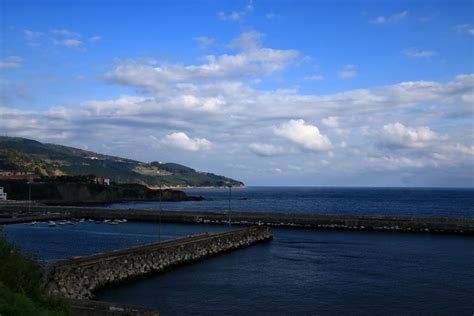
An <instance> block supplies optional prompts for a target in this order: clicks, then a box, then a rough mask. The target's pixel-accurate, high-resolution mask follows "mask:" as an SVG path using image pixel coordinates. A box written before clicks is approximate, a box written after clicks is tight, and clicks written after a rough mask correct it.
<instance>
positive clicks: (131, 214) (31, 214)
mask: <svg viewBox="0 0 474 316" xmlns="http://www.w3.org/2000/svg"><path fill="white" fill-rule="evenodd" d="M80 218H87V219H93V220H105V219H117V218H120V219H126V220H129V221H146V222H163V223H186V224H209V225H228V224H232V225H244V226H250V225H257V226H271V227H292V228H307V229H337V230H358V231H393V232H411V233H413V232H417V233H438V234H462V235H474V219H472V218H450V217H408V216H357V215H340V214H337V215H336V214H315V213H313V214H305V213H277V212H227V211H219V212H216V211H182V210H179V211H175V210H173V211H172V210H163V211H160V210H159V209H132V208H128V209H125V208H105V207H73V206H41V205H34V206H30V207H28V206H26V205H23V206H22V205H10V206H8V205H5V206H3V207H0V224H12V223H22V222H31V221H49V220H67V219H80Z"/></svg>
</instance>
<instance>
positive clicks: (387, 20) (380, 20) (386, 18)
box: [372, 11, 408, 24]
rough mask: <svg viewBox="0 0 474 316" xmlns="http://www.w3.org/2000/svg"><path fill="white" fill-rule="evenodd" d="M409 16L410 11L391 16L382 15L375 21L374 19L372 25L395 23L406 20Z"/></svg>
mask: <svg viewBox="0 0 474 316" xmlns="http://www.w3.org/2000/svg"><path fill="white" fill-rule="evenodd" d="M407 16H408V11H402V12H398V13H395V14H392V15H390V16H384V15H380V16H377V17H376V18H375V19H373V20H372V23H375V24H386V23H393V22H397V21H400V20H402V19H404V18H406V17H407Z"/></svg>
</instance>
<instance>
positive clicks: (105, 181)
mask: <svg viewBox="0 0 474 316" xmlns="http://www.w3.org/2000/svg"><path fill="white" fill-rule="evenodd" d="M95 183H97V184H100V185H110V179H109V178H106V177H103V176H98V177H96V178H95Z"/></svg>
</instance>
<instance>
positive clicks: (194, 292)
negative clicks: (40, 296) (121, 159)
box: [3, 222, 474, 315]
mask: <svg viewBox="0 0 474 316" xmlns="http://www.w3.org/2000/svg"><path fill="white" fill-rule="evenodd" d="M227 229H229V228H228V227H227V226H206V225H185V224H162V225H161V238H162V240H165V239H172V238H177V237H180V236H186V235H189V234H194V233H198V232H203V231H223V230H227ZM231 229H234V228H232V227H231ZM3 231H4V234H5V235H6V236H7V238H8V239H10V240H12V241H14V242H15V243H16V244H17V245H18V246H19V247H20V248H21V249H23V250H24V251H26V252H28V253H30V254H33V255H34V256H36V257H37V258H39V259H42V260H46V261H55V260H59V259H65V258H68V257H70V256H73V255H88V254H92V253H98V252H105V251H110V250H115V249H122V248H126V247H133V246H137V245H141V244H146V243H150V242H156V241H157V240H158V232H159V231H160V227H159V225H158V224H155V223H136V222H128V223H125V224H120V225H109V224H105V223H101V224H96V223H87V222H86V223H80V224H75V225H58V226H56V227H48V226H47V224H46V223H41V224H36V225H29V224H14V225H6V226H4V227H3ZM472 267H474V239H473V238H472V237H464V236H455V235H430V234H409V233H389V232H356V231H354V232H350V231H317V230H305V229H274V239H273V241H270V242H266V243H262V244H258V245H256V246H253V247H250V248H246V249H241V250H238V251H235V252H232V253H228V254H225V255H222V256H218V257H214V258H210V259H207V260H204V261H201V262H198V263H196V264H193V265H188V266H182V267H178V268H175V269H173V270H171V271H167V272H166V273H163V274H158V275H154V276H150V277H147V278H141V279H137V280H134V281H131V282H127V283H124V284H122V285H119V286H117V287H114V288H108V289H105V290H103V291H101V292H99V293H98V299H100V300H105V301H110V302H116V303H124V304H131V305H139V306H147V307H153V308H158V309H159V310H160V312H161V315H256V314H257V315H259V314H267V315H268V314H272V315H282V314H283V315H285V314H286V315H287V314H300V315H315V314H318V315H334V314H347V313H350V314H352V315H360V314H370V315H373V314H376V315H377V314H378V315H415V314H417V315H418V314H423V315H472V313H473V311H474V300H473V299H472V298H473V297H474V269H473V268H472Z"/></svg>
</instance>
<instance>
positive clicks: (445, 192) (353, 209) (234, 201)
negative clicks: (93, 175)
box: [110, 187, 474, 218]
mask: <svg viewBox="0 0 474 316" xmlns="http://www.w3.org/2000/svg"><path fill="white" fill-rule="evenodd" d="M185 191H186V192H187V193H188V194H189V195H201V196H203V197H204V198H206V201H198V202H167V203H163V208H166V209H183V210H209V211H216V210H227V209H229V190H226V189H187V190H185ZM110 206H111V207H119V208H120V207H121V208H129V207H136V208H158V207H159V203H158V202H128V203H115V204H112V205H110ZM230 207H231V210H233V211H271V212H294V213H300V212H301V213H324V214H353V215H396V216H397V215H398V216H400V215H403V216H436V217H444V216H447V217H468V218H474V189H433V188H318V187H248V188H245V189H232V192H231V205H230Z"/></svg>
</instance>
